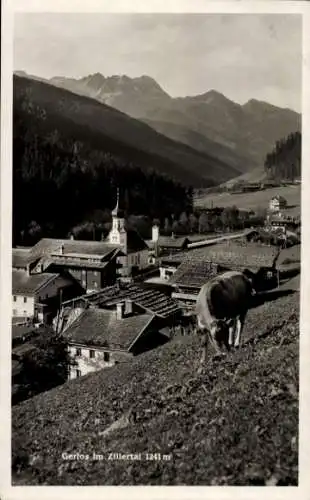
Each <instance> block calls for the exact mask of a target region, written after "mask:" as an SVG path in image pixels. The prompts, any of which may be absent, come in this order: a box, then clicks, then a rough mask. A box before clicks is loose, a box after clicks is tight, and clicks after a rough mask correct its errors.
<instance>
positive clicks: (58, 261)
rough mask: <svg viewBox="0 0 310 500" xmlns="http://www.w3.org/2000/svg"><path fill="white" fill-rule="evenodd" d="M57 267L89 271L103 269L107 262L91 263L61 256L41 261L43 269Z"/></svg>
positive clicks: (53, 256)
mask: <svg viewBox="0 0 310 500" xmlns="http://www.w3.org/2000/svg"><path fill="white" fill-rule="evenodd" d="M52 264H54V265H56V266H57V265H58V266H62V267H79V268H83V269H85V268H91V269H104V268H105V267H106V266H107V265H108V264H109V262H98V261H97V262H92V261H87V260H86V259H83V260H81V259H79V258H77V259H75V258H73V257H67V256H62V255H59V256H58V255H52V256H51V257H50V258H46V259H42V265H43V267H44V269H47V267H49V266H50V265H52Z"/></svg>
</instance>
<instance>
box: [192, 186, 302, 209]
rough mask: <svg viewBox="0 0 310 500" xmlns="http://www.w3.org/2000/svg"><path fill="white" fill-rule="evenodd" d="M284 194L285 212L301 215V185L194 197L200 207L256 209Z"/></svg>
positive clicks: (195, 202)
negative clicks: (286, 206)
mask: <svg viewBox="0 0 310 500" xmlns="http://www.w3.org/2000/svg"><path fill="white" fill-rule="evenodd" d="M278 194H279V195H281V196H283V197H284V198H285V199H286V200H287V203H288V208H287V209H286V210H285V213H287V214H288V215H291V216H293V215H295V216H296V215H300V203H301V201H300V196H301V187H300V185H295V186H281V187H277V188H270V189H264V190H262V191H254V192H249V193H240V194H234V193H210V194H206V195H201V196H199V197H198V196H197V197H196V198H195V199H194V205H195V206H196V207H197V208H198V207H199V208H210V207H211V206H214V207H216V206H217V207H231V206H233V205H235V206H236V207H238V208H241V209H248V210H254V209H257V208H258V207H261V208H268V205H269V201H270V200H271V198H273V196H276V195H278Z"/></svg>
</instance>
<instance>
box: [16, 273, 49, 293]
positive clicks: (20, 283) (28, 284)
mask: <svg viewBox="0 0 310 500" xmlns="http://www.w3.org/2000/svg"><path fill="white" fill-rule="evenodd" d="M58 276H59V274H58V273H40V274H30V275H28V273H27V271H22V270H16V269H13V270H12V294H13V295H34V294H35V293H36V292H37V291H38V290H39V289H40V288H42V287H43V286H44V285H47V284H48V282H49V281H51V280H52V279H56V278H57V277H58Z"/></svg>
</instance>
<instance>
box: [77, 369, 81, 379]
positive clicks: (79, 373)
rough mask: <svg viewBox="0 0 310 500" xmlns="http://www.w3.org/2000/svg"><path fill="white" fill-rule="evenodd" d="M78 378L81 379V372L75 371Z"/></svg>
mask: <svg viewBox="0 0 310 500" xmlns="http://www.w3.org/2000/svg"><path fill="white" fill-rule="evenodd" d="M75 375H76V377H77V378H78V377H80V376H81V375H82V373H81V370H75Z"/></svg>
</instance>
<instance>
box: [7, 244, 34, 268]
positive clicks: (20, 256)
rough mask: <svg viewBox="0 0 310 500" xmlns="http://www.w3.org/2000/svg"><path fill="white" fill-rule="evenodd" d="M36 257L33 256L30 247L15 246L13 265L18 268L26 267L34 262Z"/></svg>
mask: <svg viewBox="0 0 310 500" xmlns="http://www.w3.org/2000/svg"><path fill="white" fill-rule="evenodd" d="M34 260H35V257H32V256H31V249H30V248H13V249H12V266H13V267H14V268H16V269H18V268H26V267H27V265H28V264H30V263H31V262H33V261H34Z"/></svg>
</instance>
